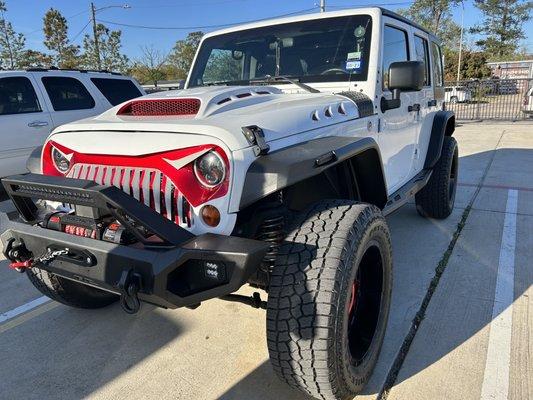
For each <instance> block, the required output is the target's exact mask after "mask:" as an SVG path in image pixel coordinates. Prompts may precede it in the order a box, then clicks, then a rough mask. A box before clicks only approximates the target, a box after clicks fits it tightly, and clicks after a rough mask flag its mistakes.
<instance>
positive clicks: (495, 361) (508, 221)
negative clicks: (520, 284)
mask: <svg viewBox="0 0 533 400" xmlns="http://www.w3.org/2000/svg"><path fill="white" fill-rule="evenodd" d="M517 205H518V191H517V190H509V192H508V194H507V206H506V209H505V220H504V223H503V233H502V244H501V248H500V261H499V263H498V274H497V277H496V291H495V293H494V305H493V307H492V322H491V324H490V334H489V345H488V349H487V361H486V362H485V375H484V378H483V385H482V387H481V399H482V400H507V395H508V393H509V366H510V364H511V333H512V328H513V301H514V261H515V247H516V212H517Z"/></svg>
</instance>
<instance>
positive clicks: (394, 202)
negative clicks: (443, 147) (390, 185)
mask: <svg viewBox="0 0 533 400" xmlns="http://www.w3.org/2000/svg"><path fill="white" fill-rule="evenodd" d="M432 172H433V170H431V169H424V170H422V171H420V172H419V173H418V175H416V176H415V177H414V178H413V179H411V180H410V181H409V182H407V183H406V184H405V185H403V186H402V187H401V188H400V189H398V190H397V191H396V192H394V193H393V194H391V195H390V196H389V200H388V201H387V204H385V207H384V208H383V210H382V212H383V215H389V214H390V213H392V212H394V211H396V210H397V209H398V208H400V207H401V206H403V205H404V204H405V203H407V202H408V201H409V199H411V198H413V197H414V195H415V194H417V193H418V192H419V191H420V190H421V189H422V188H423V187H424V186H426V185H427V183H428V181H429V178H431V173H432Z"/></svg>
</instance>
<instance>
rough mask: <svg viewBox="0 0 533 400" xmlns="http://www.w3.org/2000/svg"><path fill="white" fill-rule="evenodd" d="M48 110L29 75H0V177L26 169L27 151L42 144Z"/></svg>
mask: <svg viewBox="0 0 533 400" xmlns="http://www.w3.org/2000/svg"><path fill="white" fill-rule="evenodd" d="M51 127H52V120H51V117H50V113H49V112H48V110H47V107H46V102H45V100H44V98H43V96H42V93H41V92H40V91H39V90H38V88H37V86H36V85H35V81H34V79H33V77H32V76H31V74H27V73H26V74H24V73H16V72H14V73H7V74H1V75H0V138H1V140H0V176H2V177H4V176H8V175H13V174H18V173H24V172H26V160H27V158H28V156H29V154H30V153H31V151H32V150H33V149H34V148H35V147H38V146H40V145H42V144H43V143H44V141H45V140H46V138H47V137H48V135H49V133H50V130H51Z"/></svg>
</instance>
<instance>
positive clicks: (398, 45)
mask: <svg viewBox="0 0 533 400" xmlns="http://www.w3.org/2000/svg"><path fill="white" fill-rule="evenodd" d="M396 61H409V46H408V44H407V32H406V31H404V30H402V29H398V28H394V27H392V26H389V25H385V28H384V30H383V62H382V64H381V70H382V71H383V89H385V90H386V89H387V87H388V82H389V67H390V65H391V64H392V63H393V62H396Z"/></svg>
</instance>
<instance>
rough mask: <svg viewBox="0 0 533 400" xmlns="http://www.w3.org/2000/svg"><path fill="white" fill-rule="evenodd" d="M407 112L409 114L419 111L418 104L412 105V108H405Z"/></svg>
mask: <svg viewBox="0 0 533 400" xmlns="http://www.w3.org/2000/svg"><path fill="white" fill-rule="evenodd" d="M407 111H409V112H411V111H416V112H418V111H420V104H418V103H417V104H413V105H412V106H409V107H408V108H407Z"/></svg>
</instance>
